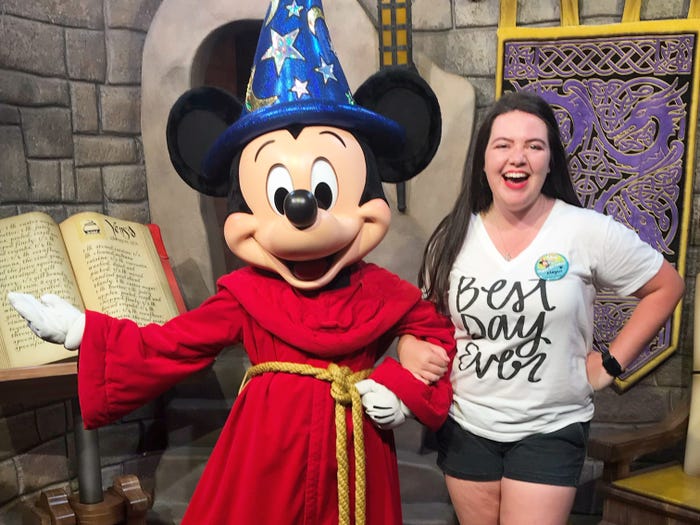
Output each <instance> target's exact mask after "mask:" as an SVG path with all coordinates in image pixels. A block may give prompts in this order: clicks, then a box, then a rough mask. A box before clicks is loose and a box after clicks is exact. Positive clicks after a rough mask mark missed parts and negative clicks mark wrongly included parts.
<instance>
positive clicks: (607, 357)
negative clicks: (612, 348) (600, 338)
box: [600, 348, 624, 377]
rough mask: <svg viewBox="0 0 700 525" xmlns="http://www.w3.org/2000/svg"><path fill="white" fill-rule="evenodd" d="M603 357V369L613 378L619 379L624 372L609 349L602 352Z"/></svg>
mask: <svg viewBox="0 0 700 525" xmlns="http://www.w3.org/2000/svg"><path fill="white" fill-rule="evenodd" d="M600 353H601V357H602V359H603V368H605V371H606V372H607V373H608V374H610V375H611V376H613V377H619V376H620V375H622V373H623V372H624V370H623V368H622V367H621V366H620V363H619V361H618V360H617V359H615V357H614V356H613V355H612V354H611V353H610V352H609V351H608V349H607V348H603V349H601V350H600Z"/></svg>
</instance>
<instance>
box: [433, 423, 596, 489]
mask: <svg viewBox="0 0 700 525" xmlns="http://www.w3.org/2000/svg"><path fill="white" fill-rule="evenodd" d="M589 426H590V423H588V422H586V423H573V424H571V425H568V426H566V427H564V428H562V429H560V430H557V431H555V432H551V433H548V434H533V435H532V436H528V437H526V438H524V439H521V440H520V441H514V442H512V443H500V442H498V441H493V440H491V439H486V438H482V437H479V436H476V435H474V434H472V433H471V432H468V431H466V430H464V429H463V428H462V427H461V426H459V424H457V423H456V422H455V421H454V420H453V419H452V418H447V421H446V422H445V424H444V425H443V426H442V428H441V429H440V430H439V431H438V432H437V441H438V466H439V467H440V468H441V469H442V471H443V472H444V473H445V474H447V475H449V476H452V477H454V478H459V479H465V480H470V481H496V480H499V479H501V478H509V479H515V480H519V481H528V482H530V483H542V484H545V485H559V486H564V487H575V486H576V485H578V481H579V478H580V476H581V470H582V469H583V462H584V460H585V459H586V443H587V442H588V429H589Z"/></svg>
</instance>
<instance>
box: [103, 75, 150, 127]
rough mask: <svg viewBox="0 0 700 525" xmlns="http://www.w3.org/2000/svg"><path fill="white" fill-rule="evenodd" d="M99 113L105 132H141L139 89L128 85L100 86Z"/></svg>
mask: <svg viewBox="0 0 700 525" xmlns="http://www.w3.org/2000/svg"><path fill="white" fill-rule="evenodd" d="M99 94H100V114H101V115H102V129H103V130H104V131H106V132H115V133H133V134H138V133H140V132H141V89H140V88H139V87H130V86H102V87H100V90H99Z"/></svg>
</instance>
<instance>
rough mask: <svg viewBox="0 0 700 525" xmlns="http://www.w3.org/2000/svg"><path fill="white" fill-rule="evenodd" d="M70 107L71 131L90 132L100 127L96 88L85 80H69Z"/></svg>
mask: <svg viewBox="0 0 700 525" xmlns="http://www.w3.org/2000/svg"><path fill="white" fill-rule="evenodd" d="M70 93H71V97H70V98H71V109H72V111H73V131H76V132H79V133H80V132H82V133H90V132H97V131H98V130H99V129H100V120H99V118H100V117H99V113H98V109H97V89H96V87H95V85H94V84H89V83H87V82H71V85H70Z"/></svg>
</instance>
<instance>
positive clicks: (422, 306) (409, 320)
mask: <svg viewBox="0 0 700 525" xmlns="http://www.w3.org/2000/svg"><path fill="white" fill-rule="evenodd" d="M404 334H411V335H414V336H415V337H417V338H419V339H423V340H426V341H428V342H430V343H433V344H436V345H439V346H442V347H443V348H444V349H445V350H446V351H447V355H448V357H449V358H450V365H449V368H448V370H447V372H446V373H445V374H444V375H443V376H442V377H441V378H440V380H439V381H437V382H435V383H433V384H431V385H426V384H425V383H423V381H421V380H419V379H416V378H415V377H414V375H413V374H412V373H411V372H409V371H408V370H407V369H406V368H404V367H403V366H401V364H400V363H399V362H398V361H396V360H395V359H393V358H391V357H387V358H386V359H384V360H383V361H382V362H381V363H380V364H379V365H378V366H377V367H376V368H375V369H374V371H373V372H372V374H371V376H370V377H371V378H372V379H374V380H375V381H376V382H377V383H381V384H383V385H384V386H386V387H387V388H388V389H389V390H391V391H392V392H394V393H395V394H396V395H397V396H398V397H399V399H401V401H403V402H404V403H405V404H406V406H407V407H408V408H409V409H411V412H413V414H414V415H415V416H416V419H418V421H420V422H421V423H423V424H424V425H425V426H427V427H428V428H430V429H431V430H437V429H438V428H440V426H441V425H442V424H443V423H444V422H445V420H446V419H447V414H448V411H449V409H450V405H451V404H452V383H451V382H450V372H451V369H452V360H453V358H454V356H455V353H456V345H455V340H454V326H453V325H452V321H450V319H449V318H447V317H445V316H444V315H441V314H440V313H438V312H437V310H436V309H435V306H434V305H433V303H430V302H428V301H423V300H421V301H419V302H418V303H417V304H416V306H415V307H414V308H413V309H411V310H410V311H409V312H408V313H407V314H406V315H405V316H404V317H403V318H402V319H401V321H400V323H399V325H398V326H397V332H396V335H397V336H400V335H404Z"/></svg>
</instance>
